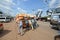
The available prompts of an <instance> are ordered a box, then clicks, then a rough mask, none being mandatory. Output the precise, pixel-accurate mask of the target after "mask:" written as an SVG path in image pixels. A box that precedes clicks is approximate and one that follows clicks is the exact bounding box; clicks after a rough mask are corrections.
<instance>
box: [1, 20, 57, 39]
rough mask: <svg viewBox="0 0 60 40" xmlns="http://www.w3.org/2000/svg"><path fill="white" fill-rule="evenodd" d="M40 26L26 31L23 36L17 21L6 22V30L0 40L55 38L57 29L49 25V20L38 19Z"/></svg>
mask: <svg viewBox="0 0 60 40" xmlns="http://www.w3.org/2000/svg"><path fill="white" fill-rule="evenodd" d="M38 24H39V27H37V28H36V29H35V30H29V31H26V32H25V34H24V35H23V36H21V35H19V34H18V26H17V24H16V23H15V21H12V22H10V23H4V31H3V33H1V34H0V40H54V36H55V35H56V34H57V31H56V30H53V29H51V27H49V25H50V24H49V22H41V21H38Z"/></svg>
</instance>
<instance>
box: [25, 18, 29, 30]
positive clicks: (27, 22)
mask: <svg viewBox="0 0 60 40" xmlns="http://www.w3.org/2000/svg"><path fill="white" fill-rule="evenodd" d="M25 23H26V29H27V30H28V29H29V21H28V18H27V17H25Z"/></svg>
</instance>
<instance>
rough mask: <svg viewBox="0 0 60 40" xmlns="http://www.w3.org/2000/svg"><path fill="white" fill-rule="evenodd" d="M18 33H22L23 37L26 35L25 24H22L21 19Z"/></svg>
mask: <svg viewBox="0 0 60 40" xmlns="http://www.w3.org/2000/svg"><path fill="white" fill-rule="evenodd" d="M18 33H20V34H21V35H23V34H24V32H23V22H22V20H21V19H20V20H19V29H18Z"/></svg>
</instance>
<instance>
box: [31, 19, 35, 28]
mask: <svg viewBox="0 0 60 40" xmlns="http://www.w3.org/2000/svg"><path fill="white" fill-rule="evenodd" d="M31 22H32V25H33V26H32V28H33V29H34V28H35V21H34V18H32V19H31Z"/></svg>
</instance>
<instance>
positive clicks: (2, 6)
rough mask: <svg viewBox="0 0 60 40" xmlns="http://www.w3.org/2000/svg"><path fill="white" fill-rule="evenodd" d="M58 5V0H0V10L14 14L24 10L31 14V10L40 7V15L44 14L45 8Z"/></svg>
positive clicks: (59, 3) (59, 2)
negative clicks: (41, 12)
mask: <svg viewBox="0 0 60 40" xmlns="http://www.w3.org/2000/svg"><path fill="white" fill-rule="evenodd" d="M58 6H60V1H59V0H58V1H57V0H0V10H1V11H3V12H4V13H8V14H12V15H16V14H17V13H21V12H25V13H30V14H32V11H33V10H34V11H37V10H38V9H41V10H42V11H44V12H43V14H42V16H44V15H46V10H47V9H49V8H54V7H58Z"/></svg>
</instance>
